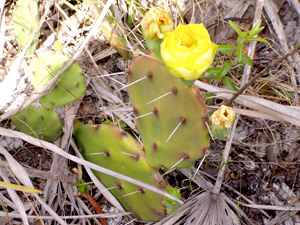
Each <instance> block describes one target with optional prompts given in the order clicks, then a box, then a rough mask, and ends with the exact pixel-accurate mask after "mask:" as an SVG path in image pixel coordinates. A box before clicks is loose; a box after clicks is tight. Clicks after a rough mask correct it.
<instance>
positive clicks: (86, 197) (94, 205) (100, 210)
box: [74, 192, 107, 225]
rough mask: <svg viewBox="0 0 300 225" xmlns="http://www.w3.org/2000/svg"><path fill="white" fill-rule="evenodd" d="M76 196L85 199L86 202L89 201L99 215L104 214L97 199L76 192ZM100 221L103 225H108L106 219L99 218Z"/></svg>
mask: <svg viewBox="0 0 300 225" xmlns="http://www.w3.org/2000/svg"><path fill="white" fill-rule="evenodd" d="M74 194H75V196H81V197H84V198H85V199H86V200H88V201H89V203H90V204H91V205H92V207H93V208H94V210H95V212H96V213H97V214H103V211H102V209H101V207H100V205H99V204H98V202H96V201H95V199H93V197H92V196H90V195H89V194H86V193H82V192H75V193H74ZM98 220H99V222H100V223H101V224H102V225H107V223H106V220H105V218H98Z"/></svg>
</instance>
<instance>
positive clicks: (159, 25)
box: [141, 8, 174, 39]
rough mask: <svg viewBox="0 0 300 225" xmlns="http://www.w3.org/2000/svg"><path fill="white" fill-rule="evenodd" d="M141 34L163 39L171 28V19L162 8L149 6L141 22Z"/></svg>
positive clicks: (146, 36)
mask: <svg viewBox="0 0 300 225" xmlns="http://www.w3.org/2000/svg"><path fill="white" fill-rule="evenodd" d="M141 26H142V29H143V35H144V37H145V38H147V39H163V38H164V34H165V33H167V32H171V31H172V30H173V26H174V24H173V21H172V20H171V18H170V17H169V15H168V13H167V12H166V11H165V10H164V9H159V8H151V9H150V10H149V11H148V12H147V13H146V14H145V17H144V18H143V20H142V22H141Z"/></svg>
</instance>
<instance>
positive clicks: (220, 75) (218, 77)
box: [215, 61, 231, 82]
mask: <svg viewBox="0 0 300 225" xmlns="http://www.w3.org/2000/svg"><path fill="white" fill-rule="evenodd" d="M230 68H231V64H230V63H229V62H228V61H226V62H224V64H223V67H222V70H221V71H220V72H219V73H218V74H217V75H216V77H215V79H216V80H217V81H219V82H220V81H221V80H222V78H223V77H224V76H225V75H226V74H227V73H228V71H229V70H230Z"/></svg>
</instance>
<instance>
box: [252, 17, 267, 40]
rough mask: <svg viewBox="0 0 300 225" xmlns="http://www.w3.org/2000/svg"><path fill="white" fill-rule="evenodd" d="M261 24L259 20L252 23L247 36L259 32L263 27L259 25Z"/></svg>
mask: <svg viewBox="0 0 300 225" xmlns="http://www.w3.org/2000/svg"><path fill="white" fill-rule="evenodd" d="M260 25H261V20H259V21H257V23H256V24H255V25H254V27H253V28H252V30H251V31H250V33H249V37H253V36H255V35H256V34H258V33H260V32H261V31H262V30H263V29H264V28H265V27H260Z"/></svg>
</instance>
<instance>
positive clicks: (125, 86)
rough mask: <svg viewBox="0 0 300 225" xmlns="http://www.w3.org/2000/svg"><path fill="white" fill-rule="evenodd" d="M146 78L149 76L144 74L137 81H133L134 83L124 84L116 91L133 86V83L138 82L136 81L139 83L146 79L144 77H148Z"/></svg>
mask: <svg viewBox="0 0 300 225" xmlns="http://www.w3.org/2000/svg"><path fill="white" fill-rule="evenodd" d="M146 78H148V76H144V77H142V78H140V79H138V80H136V81H134V82H132V83H130V84H127V85H124V86H123V87H121V88H119V89H118V90H116V91H114V92H118V91H121V90H123V89H125V88H127V87H129V86H131V85H133V84H136V83H138V82H140V81H142V80H144V79H146Z"/></svg>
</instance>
